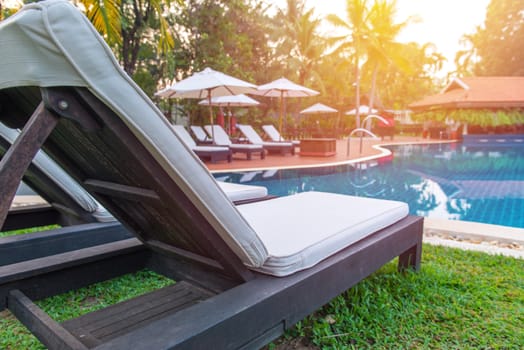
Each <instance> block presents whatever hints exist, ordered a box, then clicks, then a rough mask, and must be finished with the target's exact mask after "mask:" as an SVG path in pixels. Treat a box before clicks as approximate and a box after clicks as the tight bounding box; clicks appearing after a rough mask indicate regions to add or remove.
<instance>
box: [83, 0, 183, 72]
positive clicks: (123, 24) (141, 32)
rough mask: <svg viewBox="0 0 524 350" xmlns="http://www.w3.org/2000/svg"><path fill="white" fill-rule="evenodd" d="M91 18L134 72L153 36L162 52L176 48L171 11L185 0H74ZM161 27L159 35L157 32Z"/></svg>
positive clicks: (129, 69)
mask: <svg viewBox="0 0 524 350" xmlns="http://www.w3.org/2000/svg"><path fill="white" fill-rule="evenodd" d="M73 2H74V3H76V4H77V5H78V6H79V7H80V8H81V9H83V10H84V11H85V14H86V16H87V18H89V20H90V21H91V22H92V23H93V25H94V26H95V28H96V29H97V30H98V31H99V32H100V33H101V34H102V35H103V36H104V38H105V39H106V41H107V42H108V43H109V44H110V45H111V46H112V47H114V48H115V51H116V52H115V53H116V54H117V57H118V58H119V59H120V61H121V64H122V66H123V68H124V70H125V71H126V72H127V73H128V74H130V75H133V74H134V73H135V70H136V69H137V63H138V58H139V53H140V48H141V47H142V46H143V45H144V44H145V43H147V42H152V38H154V39H155V41H156V43H157V52H158V53H159V54H161V55H164V56H165V55H167V53H168V52H169V51H170V50H171V49H173V48H174V45H175V39H174V36H173V33H172V32H171V26H170V23H169V21H168V17H169V14H170V13H171V11H172V10H173V8H174V7H176V6H182V4H183V0H149V1H141V0H74V1H73ZM155 31H158V33H160V34H159V35H155V34H154V32H155Z"/></svg>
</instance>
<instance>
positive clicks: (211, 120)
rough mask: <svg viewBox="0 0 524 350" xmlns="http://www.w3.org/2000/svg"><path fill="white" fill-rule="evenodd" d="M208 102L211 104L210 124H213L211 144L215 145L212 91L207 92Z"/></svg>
mask: <svg viewBox="0 0 524 350" xmlns="http://www.w3.org/2000/svg"><path fill="white" fill-rule="evenodd" d="M207 102H208V104H209V123H210V124H211V139H212V140H211V142H212V143H213V145H214V144H215V126H214V125H213V106H211V90H208V91H207Z"/></svg>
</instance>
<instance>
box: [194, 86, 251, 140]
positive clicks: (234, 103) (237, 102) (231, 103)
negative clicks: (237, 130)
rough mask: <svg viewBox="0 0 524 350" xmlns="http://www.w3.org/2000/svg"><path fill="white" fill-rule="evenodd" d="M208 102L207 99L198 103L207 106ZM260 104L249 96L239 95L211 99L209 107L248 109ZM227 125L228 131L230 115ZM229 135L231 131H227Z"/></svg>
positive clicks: (229, 115)
mask: <svg viewBox="0 0 524 350" xmlns="http://www.w3.org/2000/svg"><path fill="white" fill-rule="evenodd" d="M209 103H210V101H209V100H208V99H204V100H202V101H200V102H199V103H198V104H199V105H205V106H207V105H209ZM259 104H260V102H258V101H257V100H254V99H252V98H251V97H249V96H246V95H244V94H240V95H230V96H217V97H212V98H211V106H219V107H222V106H223V107H227V109H230V108H231V107H250V106H257V105H259ZM227 125H228V126H229V127H228V129H229V128H230V127H231V114H228V122H227ZM228 132H229V133H231V130H228Z"/></svg>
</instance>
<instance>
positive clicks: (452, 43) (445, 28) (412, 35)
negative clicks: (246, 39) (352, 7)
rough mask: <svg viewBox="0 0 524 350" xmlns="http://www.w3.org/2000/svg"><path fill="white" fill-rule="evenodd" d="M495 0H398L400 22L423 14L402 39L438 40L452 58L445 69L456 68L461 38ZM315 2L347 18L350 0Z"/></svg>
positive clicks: (311, 0) (321, 11)
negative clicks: (456, 57)
mask: <svg viewBox="0 0 524 350" xmlns="http://www.w3.org/2000/svg"><path fill="white" fill-rule="evenodd" d="M490 1H491V0H397V6H398V20H397V21H398V22H400V21H404V20H406V19H407V18H408V17H410V16H416V17H417V18H419V20H420V22H419V23H413V24H410V25H409V26H408V27H407V28H406V29H405V31H404V32H403V33H402V34H401V35H400V36H399V38H398V40H399V41H401V42H410V41H416V42H418V43H421V44H424V43H427V42H431V43H434V44H435V45H436V46H437V51H438V52H440V53H442V54H443V55H444V56H445V57H446V58H447V59H448V62H447V64H446V65H445V66H444V69H443V70H445V72H443V73H444V74H445V73H446V72H447V71H452V70H454V64H453V60H454V58H455V53H456V52H457V51H459V50H460V49H461V46H460V44H459V40H460V38H461V36H462V35H463V34H470V33H473V32H474V31H475V28H476V27H477V26H479V25H483V24H484V20H485V17H486V8H487V6H488V4H489V3H490ZM272 2H274V3H276V4H278V6H285V1H284V0H272ZM306 4H307V5H308V6H314V7H315V10H316V12H317V14H318V15H319V16H321V17H324V16H325V15H327V14H331V13H333V14H336V15H338V16H339V17H341V18H342V19H344V20H346V19H347V16H346V6H345V4H346V0H306Z"/></svg>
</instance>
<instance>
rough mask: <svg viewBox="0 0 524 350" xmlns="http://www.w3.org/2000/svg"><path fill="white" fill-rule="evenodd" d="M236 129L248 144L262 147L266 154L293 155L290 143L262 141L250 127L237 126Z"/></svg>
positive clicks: (293, 147) (293, 149) (293, 151)
mask: <svg viewBox="0 0 524 350" xmlns="http://www.w3.org/2000/svg"><path fill="white" fill-rule="evenodd" d="M237 128H238V130H240V132H241V133H242V134H243V135H244V136H245V137H246V138H247V139H248V140H249V142H251V143H252V144H255V145H261V146H263V147H264V149H265V150H267V151H268V152H273V153H274V152H278V153H280V154H282V155H284V154H287V153H291V154H295V146H294V145H293V143H291V142H268V141H264V140H262V138H261V137H260V135H258V133H257V132H256V131H255V129H253V127H252V126H251V125H240V124H237Z"/></svg>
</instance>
